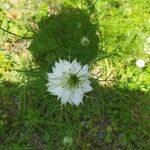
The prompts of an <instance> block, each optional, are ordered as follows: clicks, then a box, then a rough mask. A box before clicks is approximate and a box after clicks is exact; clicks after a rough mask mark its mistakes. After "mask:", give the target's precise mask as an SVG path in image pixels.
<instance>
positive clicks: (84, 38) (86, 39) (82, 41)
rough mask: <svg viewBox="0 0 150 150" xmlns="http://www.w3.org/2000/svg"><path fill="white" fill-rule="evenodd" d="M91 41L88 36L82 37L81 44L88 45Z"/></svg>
mask: <svg viewBox="0 0 150 150" xmlns="http://www.w3.org/2000/svg"><path fill="white" fill-rule="evenodd" d="M89 43H90V41H89V39H88V38H86V37H83V38H82V39H81V45H82V46H87V45H89Z"/></svg>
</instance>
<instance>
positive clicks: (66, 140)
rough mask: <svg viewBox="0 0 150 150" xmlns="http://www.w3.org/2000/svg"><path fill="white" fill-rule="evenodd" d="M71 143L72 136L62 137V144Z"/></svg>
mask: <svg viewBox="0 0 150 150" xmlns="http://www.w3.org/2000/svg"><path fill="white" fill-rule="evenodd" d="M72 143H73V140H72V138H71V137H64V139H63V144H64V145H68V144H69V145H72Z"/></svg>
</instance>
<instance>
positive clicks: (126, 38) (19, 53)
mask: <svg viewBox="0 0 150 150" xmlns="http://www.w3.org/2000/svg"><path fill="white" fill-rule="evenodd" d="M95 2H96V3H95ZM149 4H150V1H149V0H132V1H131V0H126V1H120V0H107V1H106V0H103V1H96V0H95V1H94V0H83V1H81V0H76V1H75V0H63V1H61V0H57V1H55V2H53V1H51V0H43V1H40V2H37V1H33V0H31V1H25V0H22V1H18V0H10V1H8V0H1V2H0V5H1V9H0V25H1V27H2V28H4V29H6V30H8V31H10V32H12V33H14V34H17V35H19V36H23V37H29V36H33V39H32V40H31V41H30V40H25V39H21V40H20V38H19V40H18V39H17V37H15V36H13V35H12V34H9V33H7V32H4V31H2V30H0V37H1V42H0V44H1V51H0V149H14V150H20V149H25V150H26V149H62V150H67V149H68V150H70V149H73V150H76V149H81V150H82V149H83V150H88V149H102V150H103V149H104V150H105V149H114V150H116V149H122V150H123V149H127V150H134V149H139V150H148V149H149V147H150V145H149V143H150V142H149V139H150V135H149V114H150V109H149V108H150V101H149V100H150V93H149V91H150V76H149V74H150V67H149V62H150V59H149V54H146V53H145V52H144V51H143V48H144V44H145V42H146V39H147V38H148V37H149V36H150V33H149V31H150V17H149ZM83 37H86V38H88V39H89V43H88V44H87V45H86V46H84V45H82V43H81V39H82V38H83ZM28 42H30V45H29V47H28V46H24V45H28ZM18 45H21V46H20V47H19V46H18ZM26 47H28V49H29V51H28V50H26ZM31 55H32V56H31ZM59 58H61V59H67V60H70V61H71V60H73V59H75V58H77V60H78V61H80V62H81V63H82V64H88V65H90V67H91V69H93V70H94V69H95V68H96V69H99V70H100V71H99V72H98V73H97V72H94V73H95V76H96V75H97V74H98V77H99V78H97V79H91V81H92V86H93V89H94V90H93V91H92V92H91V93H88V94H87V95H86V96H85V97H84V100H83V104H80V106H79V107H76V106H71V105H70V104H66V105H65V106H62V105H61V103H60V101H59V100H57V98H56V97H55V96H53V95H51V94H50V93H48V92H47V88H46V86H45V84H46V83H47V76H46V72H48V71H50V70H51V68H52V66H53V65H54V63H55V61H56V60H58V59H59ZM140 58H142V59H144V60H145V62H146V65H145V67H144V68H138V67H137V66H136V63H135V62H136V60H137V59H140ZM112 71H113V72H112ZM110 72H112V73H111V74H110ZM95 76H94V77H95ZM101 78H102V79H105V80H106V81H107V84H103V82H104V81H101V80H99V79H101ZM108 80H110V81H108ZM112 80H113V81H112ZM109 83H110V84H109ZM104 85H107V86H104ZM65 138H66V139H69V141H70V143H67V144H64V139H65Z"/></svg>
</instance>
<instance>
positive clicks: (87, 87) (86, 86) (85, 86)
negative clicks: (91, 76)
mask: <svg viewBox="0 0 150 150" xmlns="http://www.w3.org/2000/svg"><path fill="white" fill-rule="evenodd" d="M80 88H81V89H82V91H83V93H86V92H90V91H92V90H93V88H92V87H91V86H90V85H89V84H88V83H86V82H84V83H82V84H81V85H80Z"/></svg>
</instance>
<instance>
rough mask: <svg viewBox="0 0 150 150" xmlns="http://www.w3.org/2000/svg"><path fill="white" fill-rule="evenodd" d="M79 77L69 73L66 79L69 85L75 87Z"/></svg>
mask: <svg viewBox="0 0 150 150" xmlns="http://www.w3.org/2000/svg"><path fill="white" fill-rule="evenodd" d="M79 81H80V80H79V78H78V77H77V75H75V74H70V77H69V79H68V83H69V87H70V88H71V87H76V86H77V85H78V84H79Z"/></svg>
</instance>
